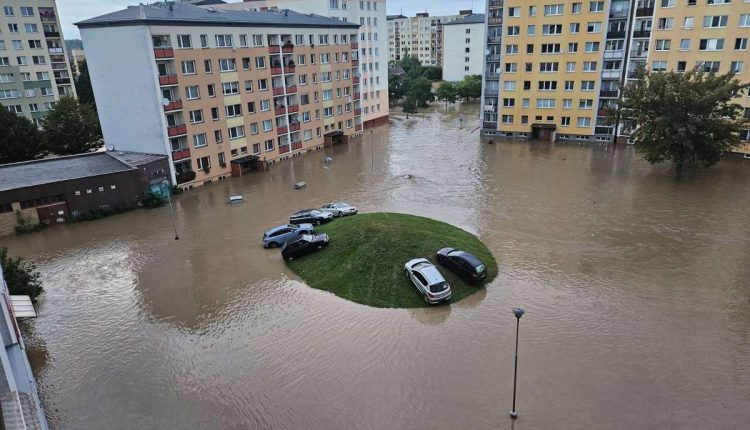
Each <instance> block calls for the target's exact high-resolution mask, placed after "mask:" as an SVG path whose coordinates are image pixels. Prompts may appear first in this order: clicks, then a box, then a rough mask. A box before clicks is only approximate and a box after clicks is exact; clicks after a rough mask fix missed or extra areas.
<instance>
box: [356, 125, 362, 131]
mask: <svg viewBox="0 0 750 430" xmlns="http://www.w3.org/2000/svg"><path fill="white" fill-rule="evenodd" d="M354 130H356V131H362V124H357V125H355V126H354Z"/></svg>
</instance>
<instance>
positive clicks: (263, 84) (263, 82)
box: [258, 79, 268, 91]
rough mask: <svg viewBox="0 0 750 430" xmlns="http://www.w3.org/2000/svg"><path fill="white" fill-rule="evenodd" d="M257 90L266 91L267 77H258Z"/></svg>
mask: <svg viewBox="0 0 750 430" xmlns="http://www.w3.org/2000/svg"><path fill="white" fill-rule="evenodd" d="M258 90H259V91H268V80H267V79H258Z"/></svg>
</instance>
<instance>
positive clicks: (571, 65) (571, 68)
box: [565, 61, 576, 72]
mask: <svg viewBox="0 0 750 430" xmlns="http://www.w3.org/2000/svg"><path fill="white" fill-rule="evenodd" d="M565 71H566V72H575V71H576V62H575V61H568V62H567V63H565Z"/></svg>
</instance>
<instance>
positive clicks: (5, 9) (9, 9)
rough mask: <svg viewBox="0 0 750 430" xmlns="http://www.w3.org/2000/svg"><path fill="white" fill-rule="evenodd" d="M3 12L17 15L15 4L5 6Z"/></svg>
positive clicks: (6, 14) (8, 14) (7, 14)
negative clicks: (14, 9)
mask: <svg viewBox="0 0 750 430" xmlns="http://www.w3.org/2000/svg"><path fill="white" fill-rule="evenodd" d="M3 12H4V13H5V16H13V15H15V13H14V12H13V6H3Z"/></svg>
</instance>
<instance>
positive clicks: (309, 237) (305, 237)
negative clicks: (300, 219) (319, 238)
mask: <svg viewBox="0 0 750 430" xmlns="http://www.w3.org/2000/svg"><path fill="white" fill-rule="evenodd" d="M301 237H302V240H304V241H306V242H312V241H313V239H314V236H313V235H311V234H303V235H302V236H301Z"/></svg>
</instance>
